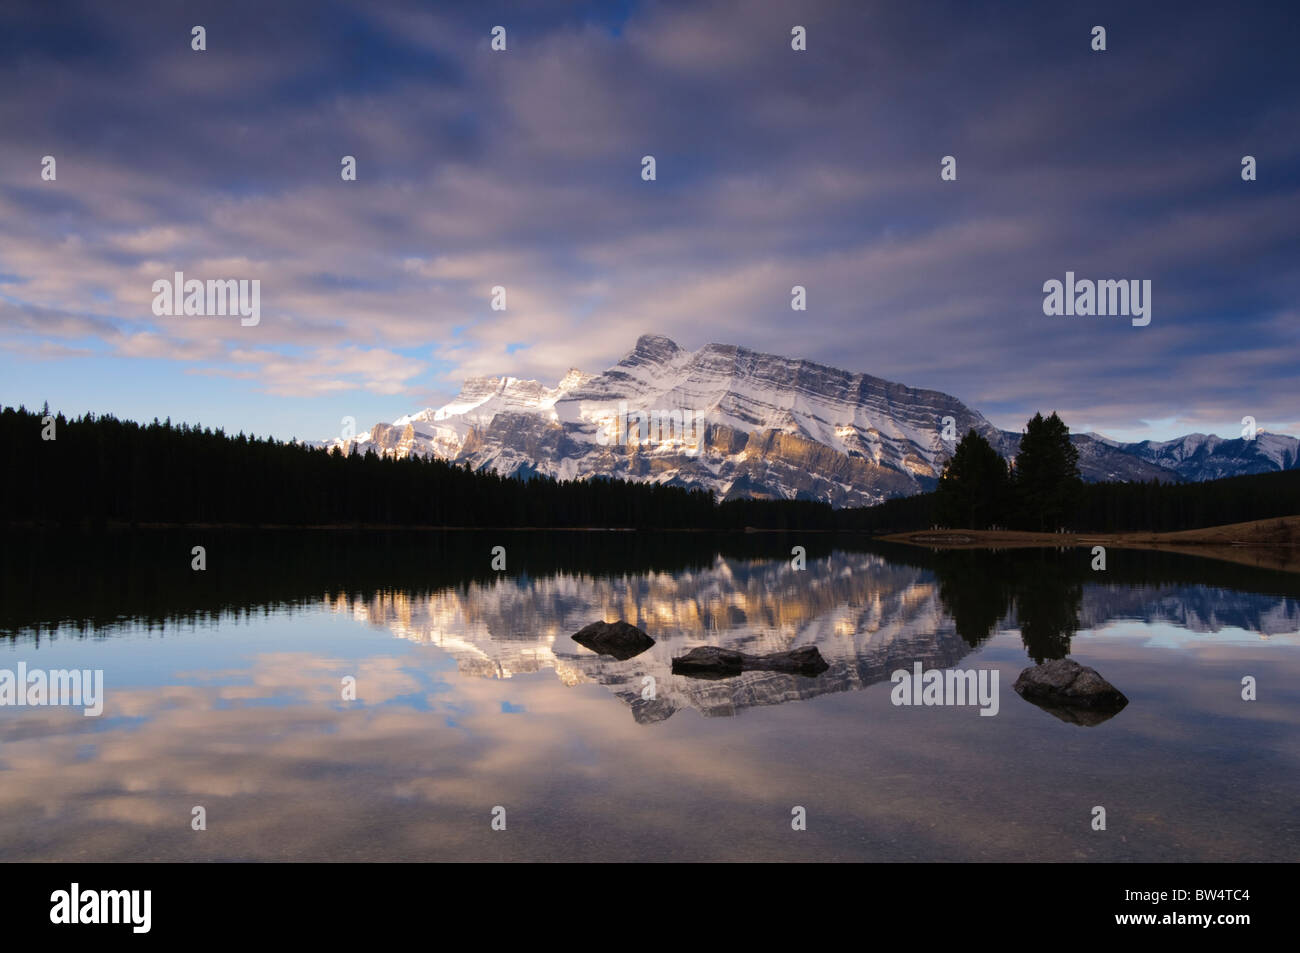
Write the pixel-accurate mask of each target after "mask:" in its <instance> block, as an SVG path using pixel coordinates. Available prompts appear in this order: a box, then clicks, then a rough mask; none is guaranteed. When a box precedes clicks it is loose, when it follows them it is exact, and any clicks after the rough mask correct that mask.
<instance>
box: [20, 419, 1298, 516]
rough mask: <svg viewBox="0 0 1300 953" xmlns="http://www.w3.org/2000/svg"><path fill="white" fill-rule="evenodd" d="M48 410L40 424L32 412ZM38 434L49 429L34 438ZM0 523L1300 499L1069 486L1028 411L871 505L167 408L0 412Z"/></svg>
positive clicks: (1062, 510) (862, 512) (764, 512)
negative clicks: (1004, 430) (545, 468)
mask: <svg viewBox="0 0 1300 953" xmlns="http://www.w3.org/2000/svg"><path fill="white" fill-rule="evenodd" d="M46 421H48V423H47V422H46ZM43 435H45V436H52V437H53V439H43ZM0 446H2V447H4V449H5V453H6V455H7V456H6V461H5V464H4V466H3V467H0V492H2V493H3V494H4V495H3V499H4V500H5V501H6V503H7V505H6V507H5V508H4V510H3V516H0V522H7V523H11V524H14V523H16V524H36V525H70V524H71V525H89V526H96V525H109V524H112V525H117V524H126V525H133V524H166V525H179V524H190V525H192V524H211V525H226V524H229V525H253V526H256V525H284V526H316V525H328V526H340V525H363V526H369V525H375V526H445V527H538V528H576V527H601V528H610V527H618V528H631V529H692V530H704V529H711V530H743V529H747V528H756V529H764V530H801V531H809V530H819V531H852V532H870V533H884V532H898V531H906V530H915V529H925V528H928V527H930V526H933V525H943V526H951V527H962V528H971V529H978V528H987V527H991V526H1005V527H1009V528H1025V529H1057V528H1070V529H1086V530H1098V531H1100V530H1175V529H1192V528H1198V527H1201V526H1209V525H1214V524H1216V523H1227V522H1239V521H1244V520H1250V519H1265V518H1269V517H1274V516H1281V515H1289V514H1294V513H1300V471H1284V472H1281V473H1270V474H1263V475H1259V476H1248V477H1233V478H1229V479H1225V480H1216V481H1212V482H1209V483H1198V484H1178V483H1160V482H1156V481H1153V482H1151V483H1101V484H1085V483H1083V482H1082V480H1080V479H1079V476H1078V466H1077V453H1076V451H1075V449H1074V447H1073V446H1072V445H1071V444H1070V443H1069V430H1068V428H1066V427H1065V425H1064V423H1062V422H1061V421H1060V419H1059V418H1058V417H1057V415H1055V414H1052V415H1051V416H1050V417H1048V418H1043V417H1042V415H1041V414H1039V415H1036V416H1035V418H1034V419H1033V420H1031V421H1030V422H1029V425H1028V427H1027V428H1026V431H1025V434H1024V437H1023V438H1022V440H1021V446H1020V452H1019V453H1018V455H1017V456H1016V459H1015V463H1014V465H1013V466H1009V465H1008V464H1007V462H1006V461H1004V460H1003V459H1002V458H1001V456H1000V455H999V454H998V453H997V451H995V450H994V449H993V448H992V447H991V446H990V445H989V444H988V442H987V441H985V440H984V439H983V438H982V437H980V436H979V435H978V434H976V433H974V432H973V431H972V432H971V433H968V434H967V435H966V436H965V437H964V438H963V439H962V440H961V441H960V443H959V444H958V445H957V447H956V450H955V452H954V454H953V456H952V458H951V459H950V460H949V462H948V464H947V466H946V467H945V469H944V472H943V474H942V476H941V477H940V479H939V481H938V488H937V489H936V490H935V491H934V492H932V493H927V494H921V495H918V496H913V497H907V498H902V499H896V500H890V501H887V502H885V503H883V504H881V505H878V506H874V507H862V508H850V509H839V510H837V509H834V508H832V507H831V506H830V505H829V504H826V503H821V502H816V501H811V500H728V501H724V502H719V501H717V500H716V499H715V498H714V496H713V494H712V493H710V492H708V491H707V490H702V489H698V488H688V487H682V486H671V485H663V484H652V483H639V482H633V481H626V480H621V479H606V478H599V479H590V480H555V479H552V478H550V477H542V476H536V475H534V476H530V477H528V478H526V479H525V478H515V477H507V476H502V475H500V474H497V473H493V472H490V471H474V470H471V469H469V468H468V467H467V466H463V465H459V464H455V463H452V462H449V461H446V460H439V459H434V458H423V457H406V458H403V459H400V460H399V459H394V458H393V457H388V456H381V455H378V454H376V453H375V452H374V451H373V450H371V451H368V452H366V453H364V454H362V453H359V452H356V450H355V448H354V449H353V452H352V453H349V454H344V453H342V452H340V451H339V450H337V449H334V450H326V449H323V448H317V447H309V446H305V445H302V444H297V443H283V442H281V441H278V440H274V439H271V438H258V437H254V436H248V435H245V434H243V433H239V434H237V435H233V436H232V435H230V434H227V433H225V432H224V431H222V430H220V429H218V430H212V429H208V428H202V427H198V426H189V425H186V424H173V423H172V422H171V421H170V420H166V421H161V422H160V421H158V420H156V419H155V420H154V421H153V422H152V423H147V424H140V423H136V422H133V421H126V420H119V419H117V418H116V417H113V416H111V415H102V416H95V415H92V414H86V415H83V416H81V417H65V416H63V415H62V414H58V415H49V412H48V408H47V409H45V410H42V411H41V412H39V413H38V412H35V411H28V410H26V409H24V408H22V407H19V408H17V409H14V408H11V407H6V408H4V409H3V411H0Z"/></svg>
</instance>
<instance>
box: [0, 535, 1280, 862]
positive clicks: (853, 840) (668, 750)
mask: <svg viewBox="0 0 1300 953" xmlns="http://www.w3.org/2000/svg"><path fill="white" fill-rule="evenodd" d="M195 545H203V546H205V547H206V550H207V565H208V568H207V570H206V571H204V572H195V571H193V570H191V568H190V560H191V555H190V551H191V547H193V546H195ZM496 545H501V546H504V547H505V548H506V553H507V570H506V571H505V572H494V571H492V569H491V565H490V564H491V559H492V556H491V549H492V547H493V546H496ZM793 545H803V546H805V547H806V549H807V568H806V570H803V571H796V570H794V569H792V568H791V565H790V550H791V547H792V546H793ZM1090 561H1091V556H1090V554H1089V553H1088V552H1087V551H1086V550H1074V551H1065V552H1056V551H1020V552H1011V553H969V552H962V553H946V554H931V553H927V552H924V551H921V550H912V549H902V548H890V547H886V546H881V545H875V546H871V545H868V546H865V547H864V546H862V545H860V544H856V545H855V544H848V543H844V542H839V543H834V544H832V542H830V541H829V540H826V539H825V538H819V539H799V538H796V537H791V538H789V539H787V538H783V537H778V536H768V535H757V534H756V535H752V536H744V537H732V538H729V539H711V538H707V537H703V536H701V537H695V536H683V535H677V536H663V537H660V536H655V535H651V534H577V533H556V534H522V533H521V534H502V533H497V534H493V535H492V536H490V537H489V536H480V535H476V534H467V533H460V534H445V535H441V534H439V535H430V534H415V533H410V534H391V535H374V534H372V535H361V534H347V533H316V534H312V533H225V534H222V533H212V532H207V533H197V532H196V533H189V534H172V533H153V534H134V535H132V534H121V535H115V536H79V535H57V534H44V535H26V536H9V537H5V538H4V550H3V556H0V571H2V576H0V597H3V598H2V600H0V634H2V635H3V640H2V641H0V669H8V670H16V669H17V666H18V663H19V662H23V663H25V664H26V665H27V667H28V668H29V669H35V668H39V669H46V670H50V669H61V668H82V669H102V670H103V672H104V680H105V695H106V699H105V703H104V712H103V714H102V716H100V717H97V718H88V717H83V715H82V713H81V711H80V710H79V709H68V708H49V707H45V708H32V707H27V708H21V707H0V859H3V860H476V859H484V860H574V859H577V860H588V859H592V860H594V859H615V860H710V859H726V860H1024V859H1032V860H1067V861H1070V860H1122V861H1123V860H1143V861H1210V860H1215V861H1218V860H1271V861H1293V860H1297V859H1300V809H1298V808H1297V803H1300V798H1298V797H1297V792H1300V731H1297V727H1300V577H1298V576H1295V575H1289V574H1284V573H1274V572H1268V571H1262V570H1258V569H1252V568H1245V567H1241V566H1237V565H1234V564H1230V563H1223V562H1212V561H1207V560H1198V559H1194V558H1189V557H1181V556H1170V555H1160V554H1152V553H1142V552H1125V551H1122V550H1115V549H1112V550H1111V551H1110V552H1109V554H1108V564H1109V565H1108V569H1107V571H1106V572H1093V571H1091V569H1090V568H1089V563H1090ZM618 618H623V619H627V620H628V621H631V622H635V623H636V624H637V625H639V626H640V627H641V628H643V629H645V630H646V631H647V632H648V633H649V634H650V635H651V636H652V637H653V638H655V639H656V640H657V643H656V645H655V646H654V647H653V648H651V649H650V650H649V651H647V652H645V653H644V654H642V655H640V656H637V657H635V658H632V659H628V660H626V661H617V660H615V659H613V658H610V657H606V656H600V655H596V654H594V653H592V652H590V651H588V650H587V649H584V648H582V647H580V646H579V645H577V643H575V642H574V641H573V640H572V639H571V638H570V636H571V635H572V634H573V633H574V632H576V631H578V630H579V629H580V628H582V627H583V626H585V625H586V624H588V623H589V622H592V621H595V620H598V619H610V620H613V619H618ZM697 645H725V646H731V647H735V648H739V649H742V650H744V651H747V652H751V653H762V652H771V651H778V650H783V649H787V648H792V647H798V646H804V645H815V646H817V648H818V649H819V651H820V652H821V654H822V655H823V657H824V658H825V659H826V660H827V661H828V662H829V663H830V669H829V670H828V671H827V672H825V673H824V674H823V675H821V676H819V677H817V678H805V677H802V676H792V675H781V674H775V673H770V672H759V673H746V674H745V675H742V676H740V677H737V678H732V679H722V680H702V679H691V678H686V677H681V676H675V675H673V674H672V673H671V659H672V658H673V656H675V655H681V654H683V653H684V652H686V651H687V650H689V649H690V648H692V647H694V646H697ZM1067 653H1068V654H1069V655H1070V656H1071V657H1072V658H1075V659H1077V660H1078V661H1079V662H1081V663H1083V664H1085V665H1090V666H1092V667H1094V668H1096V669H1097V670H1098V671H1099V672H1100V673H1101V674H1102V675H1103V676H1104V677H1106V678H1107V679H1108V680H1109V681H1111V682H1112V683H1113V684H1114V685H1116V686H1117V687H1118V688H1119V689H1120V690H1121V691H1123V692H1124V693H1125V694H1126V695H1127V696H1128V698H1129V705H1128V707H1127V708H1125V709H1124V710H1123V711H1121V712H1120V713H1119V714H1117V715H1116V716H1115V717H1113V718H1111V719H1109V720H1107V721H1105V722H1104V723H1102V724H1098V725H1094V726H1090V727H1083V726H1080V725H1075V724H1070V723H1067V722H1065V721H1062V720H1060V719H1058V718H1057V717H1054V716H1053V715H1052V714H1050V713H1049V712H1046V711H1044V710H1042V709H1039V708H1037V707H1036V706H1034V705H1032V704H1030V703H1028V702H1025V701H1024V700H1022V699H1021V698H1020V697H1019V696H1018V695H1016V693H1015V692H1014V691H1013V690H1012V687H1011V686H1012V684H1013V683H1014V681H1015V679H1016V676H1017V675H1018V674H1019V673H1020V671H1021V670H1022V669H1024V668H1025V667H1027V666H1029V665H1032V664H1033V662H1034V660H1035V659H1044V658H1057V657H1061V656H1063V655H1065V654H1067ZM916 661H920V662H922V663H923V666H924V668H926V669H930V668H951V667H956V668H960V669H983V670H987V671H990V672H992V671H996V672H997V673H998V675H999V688H1000V691H999V710H998V713H997V715H996V716H993V717H986V716H981V715H980V714H979V710H978V708H976V707H969V706H968V707H957V706H950V707H903V706H896V705H894V704H892V703H891V699H890V696H891V689H892V685H891V683H890V678H889V677H890V673H891V672H893V671H895V670H897V669H908V670H910V669H911V667H912V664H913V663H914V662H916ZM1247 675H1251V676H1254V677H1255V678H1256V679H1258V700H1257V701H1253V702H1247V701H1243V700H1242V698H1241V680H1242V678H1243V676H1247ZM346 676H351V677H354V678H355V679H356V692H357V696H358V697H357V699H356V700H355V701H350V700H344V699H343V697H342V691H341V684H342V679H344V677H346ZM650 680H652V681H650ZM649 685H653V687H654V692H653V697H648V696H649V693H648V692H647V686H649ZM195 806H202V807H204V809H205V810H206V816H207V829H206V830H203V831H195V830H192V829H191V817H192V809H193V808H194V807H195ZM498 806H500V807H504V808H505V817H506V829H505V830H504V831H501V830H493V829H492V826H491V822H492V817H493V809H494V808H495V807H498ZM795 806H800V807H802V808H804V809H805V811H806V814H807V829H806V830H802V831H795V830H792V827H791V818H792V809H793V808H794V807H795ZM1094 806H1102V807H1104V808H1105V810H1106V826H1107V829H1106V830H1105V831H1094V830H1092V829H1091V826H1090V823H1091V820H1092V816H1093V815H1092V811H1093V808H1094Z"/></svg>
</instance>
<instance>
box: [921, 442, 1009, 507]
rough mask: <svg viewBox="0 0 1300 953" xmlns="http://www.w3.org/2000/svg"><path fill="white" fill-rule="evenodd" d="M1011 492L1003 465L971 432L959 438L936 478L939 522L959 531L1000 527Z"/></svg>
mask: <svg viewBox="0 0 1300 953" xmlns="http://www.w3.org/2000/svg"><path fill="white" fill-rule="evenodd" d="M1010 488H1011V479H1010V473H1009V471H1008V469H1007V463H1006V461H1005V460H1003V459H1002V455H1001V454H1000V453H998V452H997V450H995V449H993V447H992V445H990V444H989V442H988V441H987V440H985V439H984V438H983V437H981V436H980V435H979V434H978V433H976V432H975V431H974V429H972V430H970V431H969V432H968V433H967V434H966V436H964V437H962V438H961V442H960V443H959V444H957V449H956V450H955V451H954V452H953V455H952V458H951V459H950V460H949V461H948V463H947V465H946V466H945V467H944V469H943V475H942V476H940V477H939V486H938V489H937V491H936V492H937V496H936V500H935V503H936V508H937V517H938V520H939V522H940V523H942V524H943V525H944V526H950V527H961V528H962V529H988V528H989V527H991V526H995V525H999V524H1001V523H1002V522H1003V521H1004V519H1005V514H1006V509H1007V503H1008V497H1009V491H1010Z"/></svg>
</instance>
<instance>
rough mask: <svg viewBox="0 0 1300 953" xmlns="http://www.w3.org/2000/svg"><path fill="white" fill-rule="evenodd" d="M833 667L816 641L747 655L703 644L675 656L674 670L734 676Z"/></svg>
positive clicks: (817, 671) (695, 674)
mask: <svg viewBox="0 0 1300 953" xmlns="http://www.w3.org/2000/svg"><path fill="white" fill-rule="evenodd" d="M828 668H830V666H829V665H827V664H826V660H825V659H824V658H822V656H821V653H820V652H818V651H817V647H816V646H815V645H808V646H804V647H803V648H800V649H794V650H792V651H790V652H775V653H773V654H772V655H746V654H745V653H744V652H737V651H735V650H734V649H722V648H717V647H715V646H712V645H701V646H699V647H698V648H694V649H691V650H690V651H689V652H687V653H686V654H685V655H682V656H679V657H677V658H675V659H673V674H674V675H688V676H690V677H691V678H731V677H732V676H735V675H739V674H740V673H741V672H753V671H764V672H789V673H790V674H792V675H807V676H810V677H811V676H815V675H820V674H821V673H822V672H824V671H826V670H827V669H828Z"/></svg>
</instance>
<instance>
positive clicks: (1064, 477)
mask: <svg viewBox="0 0 1300 953" xmlns="http://www.w3.org/2000/svg"><path fill="white" fill-rule="evenodd" d="M1013 481H1014V486H1015V497H1016V505H1017V508H1018V519H1019V521H1020V523H1021V524H1022V525H1023V526H1024V527H1025V528H1026V529H1036V530H1041V531H1054V530H1057V529H1060V528H1062V527H1065V526H1067V525H1069V524H1070V523H1071V522H1072V521H1073V518H1074V512H1075V509H1076V507H1077V506H1078V504H1079V500H1080V496H1081V491H1082V485H1083V484H1082V479H1081V478H1080V476H1079V451H1078V449H1076V448H1075V446H1074V444H1072V443H1070V428H1069V427H1067V426H1066V425H1065V422H1064V421H1063V420H1061V418H1060V417H1058V416H1057V415H1056V413H1055V412H1053V414H1052V415H1051V416H1050V417H1047V418H1044V417H1043V415H1042V414H1034V416H1033V419H1032V420H1030V421H1029V423H1028V424H1027V425H1026V427H1025V433H1024V435H1023V436H1022V437H1021V438H1020V452H1019V453H1018V454H1017V455H1016V461H1015V470H1014V477H1013Z"/></svg>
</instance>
